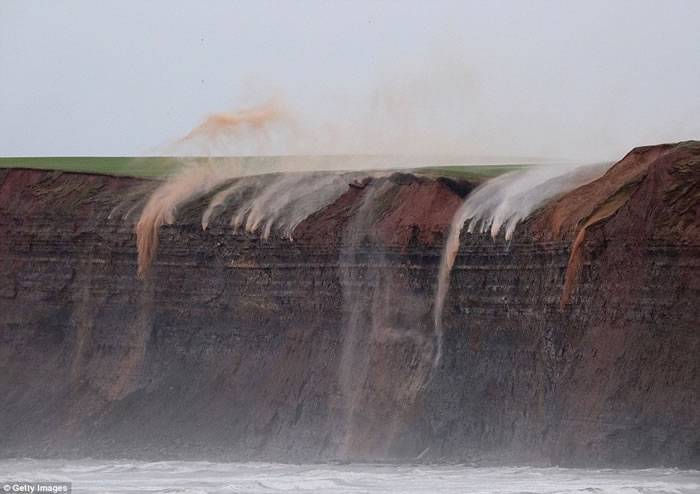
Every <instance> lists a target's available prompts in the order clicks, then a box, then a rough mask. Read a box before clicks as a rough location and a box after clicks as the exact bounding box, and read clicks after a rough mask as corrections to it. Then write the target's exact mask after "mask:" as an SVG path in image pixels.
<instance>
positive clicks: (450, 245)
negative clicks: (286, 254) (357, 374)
mask: <svg viewBox="0 0 700 494" xmlns="http://www.w3.org/2000/svg"><path fill="white" fill-rule="evenodd" d="M609 167H610V163H605V164H596V165H577V164H561V165H540V166H533V167H530V168H527V169H525V170H523V171H517V172H511V173H507V174H504V175H501V176H499V177H496V178H494V179H491V180H489V181H487V182H486V183H484V184H483V185H481V186H480V187H478V188H477V189H476V190H474V192H472V193H471V194H470V195H469V196H467V198H466V199H465V201H464V203H462V206H460V208H459V209H458V210H457V212H456V213H455V215H454V217H453V219H452V222H451V224H450V232H449V234H448V237H447V242H446V243H445V247H444V250H443V253H442V257H441V260H440V270H439V273H438V281H437V288H436V293H435V303H434V306H433V323H434V325H435V331H436V335H437V339H438V351H437V353H436V357H435V365H437V364H438V363H439V362H440V359H441V357H442V340H443V327H442V313H443V310H444V307H445V299H446V297H447V292H448V291H449V287H450V273H451V272H452V267H453V266H454V263H455V259H456V257H457V253H458V252H459V243H460V237H461V235H462V231H463V229H464V226H465V225H466V226H467V232H468V233H482V234H483V233H489V234H490V235H491V237H492V238H493V239H495V238H496V237H497V236H498V235H499V234H500V233H501V232H503V236H504V238H505V239H506V240H508V241H509V240H511V238H512V237H513V234H514V232H515V228H516V226H517V225H518V223H520V222H521V221H522V220H524V219H525V218H527V217H528V216H529V215H530V214H532V213H533V212H534V211H535V210H536V209H537V208H539V207H541V206H542V205H544V204H545V203H546V202H548V201H549V200H551V199H553V198H555V197H557V196H559V195H560V194H564V193H566V192H568V191H570V190H573V189H575V188H576V187H579V186H581V185H583V184H585V183H588V182H590V181H592V180H595V179H596V178H598V177H600V176H602V175H603V174H604V173H605V171H606V170H607V169H608V168H609Z"/></svg>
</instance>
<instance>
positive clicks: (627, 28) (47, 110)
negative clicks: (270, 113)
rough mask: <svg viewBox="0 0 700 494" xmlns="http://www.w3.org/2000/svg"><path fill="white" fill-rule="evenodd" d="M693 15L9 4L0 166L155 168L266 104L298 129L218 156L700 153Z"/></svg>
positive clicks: (526, 7) (448, 5)
mask: <svg viewBox="0 0 700 494" xmlns="http://www.w3.org/2000/svg"><path fill="white" fill-rule="evenodd" d="M699 18H700V2H698V1H696V0H688V1H681V0H670V1H664V2H660V1H644V0H634V1H623V0H617V1H611V0H607V1H596V0H587V1H577V2H574V1H537V0H528V1H524V0H517V1H496V0H494V1H468V0H463V1H457V2H448V1H437V0H435V1H430V2H424V1H416V2H413V1H409V0H402V1H393V2H390V1H387V2H380V1H362V0H355V1H347V2H346V1H334V0H326V1H304V0H297V1H292V0H286V1H285V0H277V1H268V2H266V1H259V0H258V1H249V2H248V1H214V0H212V1H177V0H168V1H128V0H119V1H112V2H94V1H61V0H55V1H28V0H17V1H14V0H3V1H2V2H0V135H1V136H2V137H1V138H0V155H2V156H63V155H65V156H77V155H80V156H83V155H85V156H87V155H104V156H122V155H129V156H138V155H149V154H164V153H169V152H171V151H172V150H173V148H172V143H173V142H175V141H176V140H177V139H178V138H180V137H182V136H183V135H186V134H187V133H188V132H189V131H190V130H191V129H192V128H194V127H195V126H197V125H198V124H199V123H201V122H202V121H203V119H205V118H206V117H207V115H210V114H212V113H217V112H222V111H228V112H235V111H237V110H239V109H241V108H243V109H245V108H251V107H255V106H256V105H261V104H267V103H269V102H270V101H274V102H276V103H275V104H279V105H281V106H282V107H283V108H284V110H285V112H286V113H287V114H289V115H291V116H292V118H291V119H292V120H293V121H294V127H295V129H296V130H295V132H294V133H291V134H289V133H288V134H286V136H285V137H284V138H283V139H281V138H276V137H274V136H273V137H272V138H270V136H269V135H267V136H266V137H265V139H264V143H265V145H264V146H263V147H262V148H261V147H260V146H251V145H250V143H249V142H247V143H236V142H232V143H229V144H226V145H225V146H224V147H223V148H222V149H217V150H215V152H216V153H217V154H222V153H223V154H250V153H251V152H260V153H261V154H286V153H297V152H302V153H320V154H324V153H334V152H352V153H382V152H384V153H394V154H400V153H402V152H406V153H409V154H410V153H414V154H420V153H424V154H463V155H473V156H499V157H537V158H543V159H573V160H589V161H595V160H605V159H615V158H619V157H621V155H622V154H624V153H625V152H626V151H628V150H629V149H631V148H632V147H634V146H637V145H646V144H653V143H658V142H667V141H678V140H686V139H693V138H700V29H698V26H697V19H699ZM299 129H301V130H299ZM234 140H235V139H234ZM197 151H199V150H197Z"/></svg>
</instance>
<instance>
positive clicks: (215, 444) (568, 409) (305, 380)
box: [0, 142, 700, 467]
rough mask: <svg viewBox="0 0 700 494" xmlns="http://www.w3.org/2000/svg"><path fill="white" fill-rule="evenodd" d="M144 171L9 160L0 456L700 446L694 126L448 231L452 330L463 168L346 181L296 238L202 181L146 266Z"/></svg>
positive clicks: (317, 455) (554, 456) (671, 455)
mask: <svg viewBox="0 0 700 494" xmlns="http://www.w3.org/2000/svg"><path fill="white" fill-rule="evenodd" d="M155 186H156V184H155V183H154V182H149V181H140V180H136V179H128V178H114V177H108V176H97V175H86V174H70V173H58V172H45V171H31V170H5V171H0V339H1V341H2V345H1V346H0V395H1V396H2V397H3V398H2V402H1V404H0V455H2V456H5V457H8V456H48V457H65V456H86V455H89V456H107V457H143V458H166V457H184V458H208V459H211V458H218V459H274V460H283V461H302V460H304V461H309V460H332V459H341V460H415V459H419V460H421V461H498V462H509V463H511V462H518V463H523V462H526V463H553V464H562V465H635V466H640V465H679V466H695V467H698V466H700V413H698V410H699V409H700V397H699V396H700V395H699V388H700V359H699V358H698V355H700V324H699V321H700V144H698V143H695V142H690V143H681V144H677V145H667V146H655V147H649V148H640V149H637V150H634V151H632V152H631V153H630V154H629V155H628V156H626V157H625V158H624V159H623V160H621V161H620V162H619V163H617V164H616V165H615V166H613V168H611V169H610V171H609V172H608V173H607V174H606V175H605V176H604V177H602V178H601V179H599V180H597V181H594V182H592V183H590V184H588V185H585V186H583V187H580V188H578V189H576V190H574V191H573V192H570V193H568V194H566V195H564V196H562V197H559V198H558V199H556V200H554V201H552V202H550V203H549V204H547V205H546V206H544V207H543V208H541V209H540V210H538V211H537V212H536V213H535V214H533V215H532V216H531V217H530V218H528V219H527V220H526V221H525V222H524V223H522V224H521V225H519V226H518V228H517V229H516V232H515V235H514V236H513V238H512V240H510V241H506V240H505V239H504V238H502V237H497V238H496V239H492V238H491V237H490V236H488V235H486V234H470V233H467V232H464V233H463V234H462V239H461V247H460V251H459V254H458V256H457V260H456V263H455V267H454V269H453V272H452V275H451V276H452V282H451V288H450V291H449V293H448V295H447V299H446V304H445V310H444V314H443V325H444V338H443V339H442V341H438V339H437V338H436V336H435V333H434V327H433V326H434V324H433V321H432V317H431V311H432V306H433V302H434V300H433V299H434V290H435V283H436V279H437V270H438V265H439V260H440V255H441V248H442V245H443V243H444V240H445V236H446V233H447V229H448V227H449V223H450V221H451V219H452V215H453V214H454V212H455V210H456V209H457V208H458V207H459V205H460V204H461V202H462V200H463V197H464V196H465V195H466V194H468V193H469V192H470V190H471V189H472V188H473V186H474V184H468V183H457V182H454V181H450V180H447V179H439V180H434V179H431V178H425V177H417V176H413V175H410V174H395V175H392V176H389V177H383V178H375V179H373V180H370V181H368V182H362V183H361V184H353V186H349V187H348V190H347V192H346V193H345V194H343V195H342V196H341V197H340V198H339V199H338V200H337V201H335V202H334V203H333V204H331V205H330V206H328V207H326V208H324V209H322V210H320V211H318V212H316V213H315V214H313V215H311V216H310V217H308V218H307V219H306V220H305V221H303V222H302V223H301V224H300V225H299V226H298V227H297V228H296V230H295V232H294V241H290V240H285V239H282V238H277V237H275V236H274V235H272V236H271V237H270V238H269V239H267V240H264V239H262V238H260V237H259V236H258V235H253V234H245V233H234V232H233V231H232V230H231V227H230V225H229V220H230V218H229V217H228V216H227V215H226V212H225V210H224V211H223V212H222V213H220V214H218V215H217V216H216V218H214V219H213V220H212V221H211V222H210V223H209V225H208V227H207V229H206V230H202V227H201V215H202V213H203V211H204V210H205V209H206V206H207V199H208V198H206V197H205V198H201V199H198V200H197V201H195V202H193V203H191V204H188V205H187V206H185V207H184V208H183V209H181V210H180V211H179V212H178V215H177V220H176V222H175V223H174V224H173V225H169V226H164V227H163V228H161V231H160V243H159V248H158V252H157V253H156V257H155V259H154V262H153V265H152V266H151V269H150V271H149V275H148V278H147V279H146V280H140V279H138V278H137V276H136V271H137V254H136V250H135V235H134V223H135V220H136V219H137V216H138V212H139V208H140V207H142V204H143V200H144V198H145V197H147V195H148V193H149V192H150V191H151V190H153V188H154V187H155ZM438 346H439V347H440V348H439V349H438ZM438 350H440V353H439V354H438ZM436 355H439V358H436Z"/></svg>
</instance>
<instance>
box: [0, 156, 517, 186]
mask: <svg viewBox="0 0 700 494" xmlns="http://www.w3.org/2000/svg"><path fill="white" fill-rule="evenodd" d="M234 159H235V160H236V161H238V162H239V163H242V164H243V165H244V166H250V167H253V168H255V169H257V170H259V171H260V172H263V173H264V172H265V170H266V169H270V170H272V169H274V168H275V167H274V163H276V162H277V160H280V158H279V157H243V158H234ZM281 159H283V160H288V159H289V160H303V159H304V158H303V157H292V158H281ZM313 159H322V158H319V157H313ZM188 160H195V161H196V160H201V161H207V160H208V161H210V162H212V161H213V162H214V163H215V164H216V162H217V161H218V160H222V161H223V160H229V161H230V160H231V158H188ZM290 163H291V161H290ZM180 166H181V161H180V160H179V159H178V158H175V157H167V156H153V157H140V158H132V157H119V156H109V157H100V156H95V157H92V156H76V157H70V156H61V157H41V158H32V157H20V158H3V157H0V168H31V169H39V170H57V171H66V172H80V173H98V174H103V175H118V176H129V177H145V178H159V177H167V176H169V175H172V174H173V173H175V172H176V171H177V170H178V168H179V167H180ZM527 166H528V165H524V164H523V165H512V164H509V165H438V166H427V167H420V168H410V169H408V170H411V171H413V172H414V173H419V174H421V175H427V176H432V177H438V176H446V177H451V178H456V179H463V180H483V179H485V178H490V177H494V176H497V175H500V174H502V173H506V172H510V171H514V170H519V169H523V168H525V167H527ZM291 168H294V167H293V166H291Z"/></svg>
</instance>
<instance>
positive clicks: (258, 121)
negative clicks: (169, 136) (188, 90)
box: [136, 103, 285, 277]
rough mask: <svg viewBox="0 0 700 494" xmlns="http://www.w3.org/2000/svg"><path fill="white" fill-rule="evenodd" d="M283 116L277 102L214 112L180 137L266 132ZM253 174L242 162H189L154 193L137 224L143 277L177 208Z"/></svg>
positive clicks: (228, 135) (215, 137)
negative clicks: (236, 111)
mask: <svg viewBox="0 0 700 494" xmlns="http://www.w3.org/2000/svg"><path fill="white" fill-rule="evenodd" d="M283 115H285V113H284V112H283V111H282V110H281V109H280V108H279V107H278V106H276V105H274V104H273V103H267V104H265V105H263V106H261V107H259V108H250V109H244V110H242V111H240V112H238V113H227V114H216V115H212V116H210V117H208V118H207V119H206V120H204V122H203V123H201V124H200V125H198V126H197V127H195V128H194V129H193V130H192V131H191V132H190V133H189V134H187V135H186V136H185V137H183V138H182V139H180V140H178V143H184V142H190V141H192V140H196V139H199V138H200V137H205V138H206V139H207V140H209V139H217V138H218V136H221V135H225V136H226V137H227V138H231V136H232V135H236V134H241V133H243V134H245V133H249V132H251V131H253V132H256V133H260V132H263V133H264V132H265V130H266V129H267V128H268V127H269V126H270V125H271V124H273V123H275V122H278V121H280V120H281V119H282V118H283ZM251 173H253V171H251V170H246V169H244V167H243V166H242V165H241V163H240V162H232V163H227V166H221V165H219V164H214V162H208V163H204V164H200V163H194V162H188V161H185V162H184V163H183V168H182V170H180V172H179V173H177V174H176V175H175V176H173V177H171V178H170V179H168V180H167V181H165V182H164V183H163V184H162V185H161V186H160V187H158V188H157V189H156V190H155V191H154V192H153V193H152V194H151V196H150V197H149V199H148V201H147V202H146V205H145V206H144V208H143V211H142V212H141V217H140V219H139V221H138V223H137V224H136V242H137V247H138V265H139V267H138V274H139V276H140V277H144V276H145V274H146V272H147V270H148V266H149V265H150V262H151V260H152V258H153V256H154V254H155V251H156V249H157V248H158V231H159V229H160V227H161V226H163V225H165V224H172V223H173V221H174V220H175V211H176V210H177V208H178V207H179V206H181V205H182V204H184V203H185V202H187V201H189V200H192V199H193V198H195V197H198V196H201V195H203V194H205V193H207V192H208V191H210V190H211V189H212V188H214V187H216V186H217V185H219V184H221V183H223V182H224V181H226V180H230V179H232V178H234V177H239V176H243V175H245V174H251Z"/></svg>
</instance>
